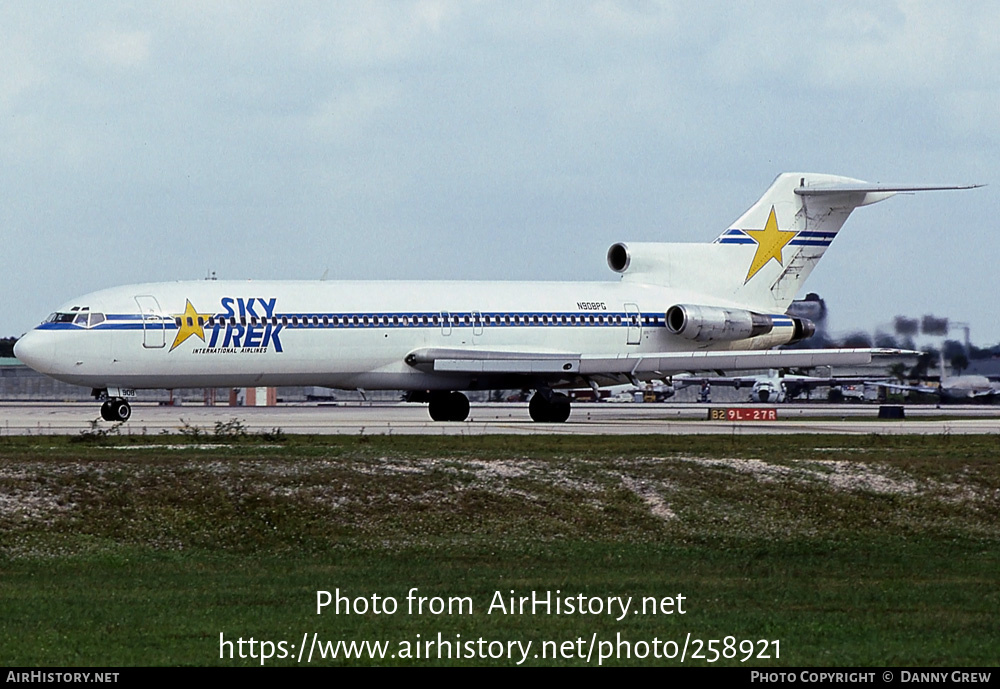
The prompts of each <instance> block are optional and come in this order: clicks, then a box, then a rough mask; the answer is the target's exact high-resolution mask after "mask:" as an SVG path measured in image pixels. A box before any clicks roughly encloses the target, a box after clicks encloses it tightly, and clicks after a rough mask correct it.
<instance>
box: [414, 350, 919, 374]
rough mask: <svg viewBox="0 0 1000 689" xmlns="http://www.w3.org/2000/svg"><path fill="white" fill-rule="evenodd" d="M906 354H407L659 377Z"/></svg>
mask: <svg viewBox="0 0 1000 689" xmlns="http://www.w3.org/2000/svg"><path fill="white" fill-rule="evenodd" d="M907 354H913V352H908V351H904V350H900V349H767V350H757V351H717V352H651V353H644V354H639V353H637V354H629V355H625V356H617V355H615V356H595V355H589V354H576V353H559V352H498V351H484V350H477V349H471V348H470V349H436V348H428V349H418V350H415V351H413V352H411V353H410V354H409V355H407V357H406V363H407V364H409V365H410V366H413V367H414V368H419V369H421V370H425V371H433V372H440V373H470V374H486V375H489V374H495V375H505V374H515V375H516V374H522V375H536V376H537V375H542V376H545V375H550V376H560V377H565V376H566V375H580V376H597V375H630V376H635V375H639V374H646V375H653V376H654V377H659V376H662V375H670V374H673V373H677V372H680V371H718V370H757V369H768V368H810V367H813V366H866V365H869V364H871V362H872V359H873V358H875V357H879V356H899V355H907Z"/></svg>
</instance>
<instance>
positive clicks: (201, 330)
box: [170, 299, 212, 352]
mask: <svg viewBox="0 0 1000 689" xmlns="http://www.w3.org/2000/svg"><path fill="white" fill-rule="evenodd" d="M211 315H212V314H210V313H198V312H197V311H195V308H194V306H193V305H192V304H191V300H190V299H188V300H187V307H185V309H184V313H175V314H173V317H174V320H179V321H180V325H179V326H178V328H177V336H176V337H175V338H174V343H173V344H172V345H170V351H171V352H172V351H174V349H175V348H176V347H177V345H179V344H181V343H182V342H184V340H186V339H188V338H189V337H191V336H192V335H197V336H198V337H199V338H201V341H202V342H204V341H205V327H204V325H205V321H207V320H208V317H209V316H211Z"/></svg>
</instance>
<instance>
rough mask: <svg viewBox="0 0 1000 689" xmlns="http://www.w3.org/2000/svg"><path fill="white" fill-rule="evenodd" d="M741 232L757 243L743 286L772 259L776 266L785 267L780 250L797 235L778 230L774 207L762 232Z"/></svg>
mask: <svg viewBox="0 0 1000 689" xmlns="http://www.w3.org/2000/svg"><path fill="white" fill-rule="evenodd" d="M743 231H744V232H746V233H747V234H748V235H750V238H751V239H753V240H754V241H755V242H757V251H756V252H755V253H754V255H753V261H751V262H750V270H748V271H747V279H746V280H744V281H743V284H744V285H745V284H747V283H748V282H750V278H752V277H753V276H754V275H756V274H757V272H758V271H759V270H760V269H761V268H763V267H764V266H765V265H767V262H768V261H770V260H771V259H772V258H773V259H775V260H776V261H777V262H778V265H781V266H783V265H785V263H784V261H783V260H782V258H781V250H782V249H784V248H785V244H788V242H790V241H792V239H793V238H794V237H795V235H796V234H798V233H797V232H789V231H786V230H779V229H778V218H777V216H776V215H775V214H774V206H771V214H770V215H769V216H767V224H765V225H764V229H763V230H743Z"/></svg>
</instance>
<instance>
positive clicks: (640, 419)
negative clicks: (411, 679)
mask: <svg viewBox="0 0 1000 689" xmlns="http://www.w3.org/2000/svg"><path fill="white" fill-rule="evenodd" d="M724 407H730V408H741V409H761V408H767V409H775V410H776V414H777V419H776V420H768V421H741V422H731V421H711V420H708V419H707V417H708V410H709V409H710V408H715V409H721V408H724ZM878 409H879V408H878V406H877V405H862V404H839V405H831V404H801V405H778V406H770V407H763V406H762V405H704V404H669V403H667V404H576V405H574V406H573V413H572V414H571V416H570V418H569V421H568V422H567V423H563V424H538V423H534V422H532V421H531V419H530V418H529V417H528V408H527V405H526V404H482V405H479V404H473V405H472V411H471V413H470V416H469V419H468V420H467V421H464V422H460V423H439V422H434V421H431V420H430V418H429V417H428V415H427V408H426V406H425V405H419V404H402V403H399V404H337V405H315V404H313V405H282V406H277V407H228V406H215V407H205V406H200V405H199V406H193V405H192V406H181V407H176V406H175V407H169V406H157V405H152V404H148V405H147V404H136V405H134V406H133V414H132V419H131V420H130V421H129V422H128V423H125V424H123V425H122V426H121V428H120V429H119V433H122V434H135V435H141V434H148V435H159V434H160V433H161V432H164V431H165V432H168V433H180V432H181V430H182V429H183V428H184V427H185V426H187V427H197V428H199V429H201V430H202V431H203V432H206V433H209V434H211V433H213V432H214V430H215V425H216V423H219V422H221V423H227V422H230V421H233V420H236V421H238V422H239V423H240V424H242V425H243V426H244V427H245V428H246V430H247V432H248V433H258V432H266V431H270V430H272V429H276V428H277V429H281V430H282V431H283V432H284V433H310V434H339V435H345V434H346V435H361V434H369V435H385V434H419V435H489V434H539V433H542V434H570V435H637V434H669V435H679V434H727V435H750V434H787V433H837V434H846V435H851V434H855V435H856V434H871V433H879V434H973V433H978V434H982V433H1000V407H992V406H983V405H970V406H957V405H948V406H944V407H934V406H917V405H914V406H907V407H905V413H906V418H905V419H904V420H880V419H878V418H877V417H878ZM0 416H2V418H3V422H2V424H0V435H60V434H61V435H76V434H79V433H82V432H86V431H88V430H91V429H92V423H94V422H96V423H97V427H98V428H110V427H111V426H113V424H110V423H108V422H106V421H100V420H99V414H98V405H97V404H85V403H67V404H56V403H52V404H45V403H33V404H23V403H0Z"/></svg>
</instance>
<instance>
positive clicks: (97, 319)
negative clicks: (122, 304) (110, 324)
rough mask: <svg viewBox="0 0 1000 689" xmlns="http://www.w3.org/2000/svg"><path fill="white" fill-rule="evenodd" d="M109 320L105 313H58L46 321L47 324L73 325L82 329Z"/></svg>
mask: <svg viewBox="0 0 1000 689" xmlns="http://www.w3.org/2000/svg"><path fill="white" fill-rule="evenodd" d="M105 320H107V319H106V318H105V316H104V314H103V313H90V312H89V311H79V310H78V311H74V312H62V313H60V312H58V311H57V312H56V313H53V314H52V315H50V316H49V317H48V318H46V319H45V321H44V322H45V323H73V324H74V325H79V326H80V327H83V328H87V327H91V328H92V327H94V326H95V325H97V324H98V323H103V322H104V321H105Z"/></svg>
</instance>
